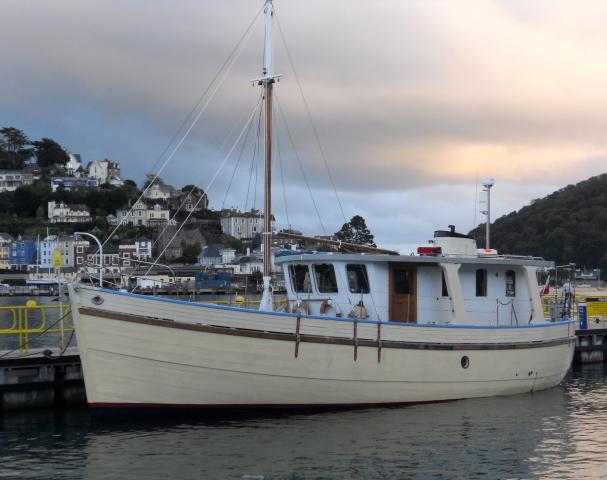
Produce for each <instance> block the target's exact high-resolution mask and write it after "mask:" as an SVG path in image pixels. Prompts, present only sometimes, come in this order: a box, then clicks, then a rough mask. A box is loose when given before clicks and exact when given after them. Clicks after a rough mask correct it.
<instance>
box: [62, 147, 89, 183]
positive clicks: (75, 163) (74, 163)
mask: <svg viewBox="0 0 607 480" xmlns="http://www.w3.org/2000/svg"><path fill="white" fill-rule="evenodd" d="M68 155H69V157H70V159H69V161H68V162H67V163H66V164H65V171H66V172H67V174H68V175H69V176H70V177H77V178H79V177H83V176H84V175H85V171H84V167H83V166H82V159H81V158H80V154H78V153H70V152H68Z"/></svg>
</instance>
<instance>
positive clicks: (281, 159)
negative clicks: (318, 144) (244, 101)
mask: <svg viewBox="0 0 607 480" xmlns="http://www.w3.org/2000/svg"><path fill="white" fill-rule="evenodd" d="M272 119H273V122H274V132H276V134H275V138H276V156H277V157H278V167H279V171H280V183H281V185H282V199H283V202H284V204H285V218H286V220H287V226H288V228H289V230H291V221H290V220H289V206H288V204H287V191H286V188H285V176H284V172H283V163H284V161H283V156H282V155H281V153H280V135H279V131H278V127H277V125H276V123H277V119H276V116H273V117H272Z"/></svg>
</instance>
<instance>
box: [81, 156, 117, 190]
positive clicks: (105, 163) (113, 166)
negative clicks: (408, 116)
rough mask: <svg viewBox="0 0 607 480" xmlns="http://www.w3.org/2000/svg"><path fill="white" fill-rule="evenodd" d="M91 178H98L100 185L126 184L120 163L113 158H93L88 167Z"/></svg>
mask: <svg viewBox="0 0 607 480" xmlns="http://www.w3.org/2000/svg"><path fill="white" fill-rule="evenodd" d="M86 171H87V174H88V177H89V178H96V179H97V180H98V181H99V184H100V185H103V184H104V183H109V184H110V185H113V186H115V187H120V186H122V185H124V181H123V180H122V178H120V165H119V164H118V162H114V161H112V160H108V159H107V158H106V159H105V160H92V161H90V162H89V164H88V165H87V167H86Z"/></svg>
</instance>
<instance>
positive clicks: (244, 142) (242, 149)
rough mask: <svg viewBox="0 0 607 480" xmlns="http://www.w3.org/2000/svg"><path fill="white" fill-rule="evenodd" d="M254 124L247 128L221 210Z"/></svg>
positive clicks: (251, 123)
mask: <svg viewBox="0 0 607 480" xmlns="http://www.w3.org/2000/svg"><path fill="white" fill-rule="evenodd" d="M260 95H262V94H260ZM259 106H260V107H261V102H260V103H259ZM252 126H253V122H249V127H248V128H247V133H246V134H245V136H244V139H243V141H242V146H241V147H240V151H239V152H238V159H237V160H236V164H235V165H234V170H232V176H231V177H230V181H229V182H228V186H227V188H226V193H225V195H224V197H223V201H222V202H221V209H220V211H221V210H223V209H224V207H225V204H226V201H227V199H228V194H229V193H230V189H231V188H232V182H233V181H234V176H235V175H236V170H238V166H239V165H240V160H242V154H243V152H244V149H245V147H246V145H247V141H248V139H249V134H250V133H251V130H252V128H251V127H252Z"/></svg>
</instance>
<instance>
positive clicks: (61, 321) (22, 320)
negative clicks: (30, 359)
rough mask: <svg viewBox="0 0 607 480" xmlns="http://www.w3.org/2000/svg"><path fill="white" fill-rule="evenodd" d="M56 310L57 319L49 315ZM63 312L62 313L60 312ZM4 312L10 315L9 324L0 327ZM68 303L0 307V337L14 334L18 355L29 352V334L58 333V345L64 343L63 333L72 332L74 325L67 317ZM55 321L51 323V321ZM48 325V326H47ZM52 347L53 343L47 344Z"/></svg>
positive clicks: (68, 315)
mask: <svg viewBox="0 0 607 480" xmlns="http://www.w3.org/2000/svg"><path fill="white" fill-rule="evenodd" d="M55 311H56V312H57V314H58V315H57V320H55V319H54V318H53V317H55V315H52V316H51V315H49V314H50V313H51V312H55ZM62 312H63V313H62ZM5 313H8V314H9V315H10V318H11V320H10V322H11V324H10V326H8V328H2V325H1V324H2V321H3V320H5V319H6V316H5V315H4V314H5ZM70 316H71V315H70V305H69V304H65V305H25V306H23V305H15V306H2V307H0V338H1V337H2V336H5V335H6V336H11V335H14V336H16V337H17V339H18V342H19V344H18V347H17V348H18V350H19V354H20V355H26V354H27V353H28V352H29V348H30V341H31V340H33V339H32V338H30V335H37V336H42V335H45V334H47V333H48V334H59V345H58V347H60V348H61V347H62V346H63V345H64V338H63V336H64V333H65V332H68V333H70V332H73V331H74V325H73V322H72V321H71V320H70V319H69V317H70ZM54 321H55V322H57V324H56V325H53V322H54ZM49 325H50V327H49ZM47 346H49V347H53V346H54V345H47Z"/></svg>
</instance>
